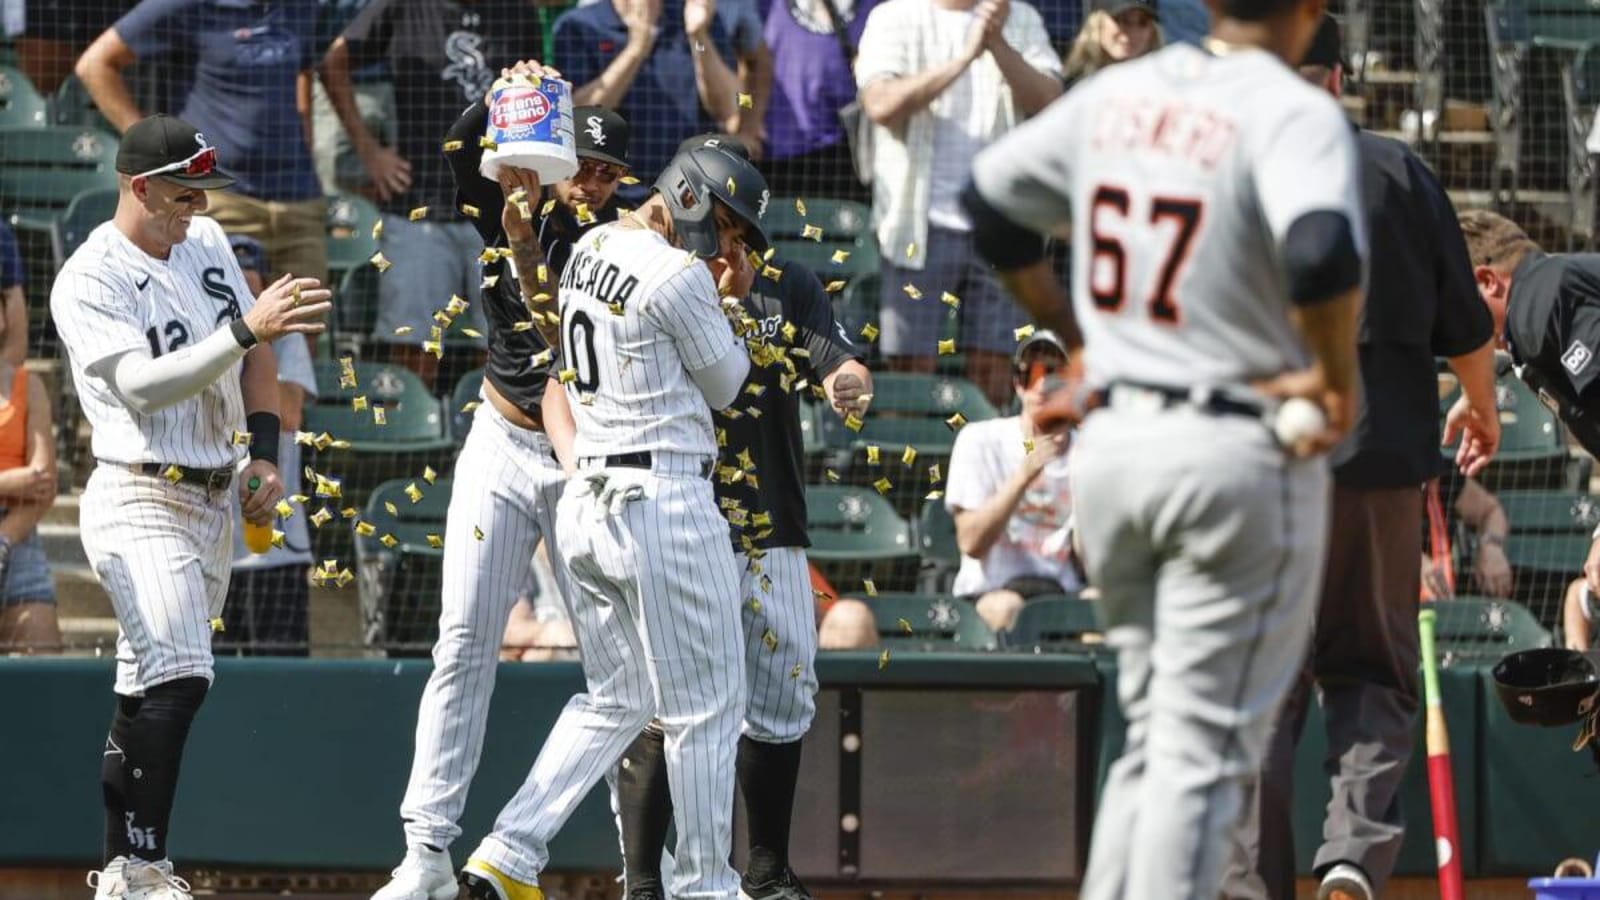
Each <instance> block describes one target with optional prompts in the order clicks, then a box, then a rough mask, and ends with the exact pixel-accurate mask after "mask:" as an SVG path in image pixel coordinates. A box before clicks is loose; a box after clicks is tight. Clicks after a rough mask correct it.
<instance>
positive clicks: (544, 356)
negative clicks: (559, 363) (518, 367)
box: [518, 322, 556, 368]
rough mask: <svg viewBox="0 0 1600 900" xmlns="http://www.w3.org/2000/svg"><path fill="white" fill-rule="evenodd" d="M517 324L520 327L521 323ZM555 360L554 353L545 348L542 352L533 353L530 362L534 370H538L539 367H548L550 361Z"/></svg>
mask: <svg viewBox="0 0 1600 900" xmlns="http://www.w3.org/2000/svg"><path fill="white" fill-rule="evenodd" d="M518 324H519V325H520V324H521V323H520V322H519V323H518ZM555 358H556V352H555V351H554V350H551V349H550V348H549V347H546V348H544V349H543V350H540V351H539V352H538V353H535V354H534V355H533V360H532V362H533V365H534V368H540V367H543V366H548V365H550V361H551V360H552V359H555Z"/></svg>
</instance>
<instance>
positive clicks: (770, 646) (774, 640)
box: [761, 628, 778, 653]
mask: <svg viewBox="0 0 1600 900" xmlns="http://www.w3.org/2000/svg"><path fill="white" fill-rule="evenodd" d="M761 643H763V644H765V645H766V646H767V652H768V653H773V652H776V651H777V649H778V636H777V635H776V634H773V632H772V629H771V628H768V629H767V630H766V631H765V632H762V634H761Z"/></svg>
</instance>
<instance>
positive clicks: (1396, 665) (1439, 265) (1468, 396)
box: [1224, 16, 1500, 900]
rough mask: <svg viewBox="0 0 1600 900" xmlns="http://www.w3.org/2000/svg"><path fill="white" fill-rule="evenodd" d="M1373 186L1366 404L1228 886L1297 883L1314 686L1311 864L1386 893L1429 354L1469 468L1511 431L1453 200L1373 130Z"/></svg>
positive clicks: (1259, 889) (1338, 64)
mask: <svg viewBox="0 0 1600 900" xmlns="http://www.w3.org/2000/svg"><path fill="white" fill-rule="evenodd" d="M1340 43H1341V42H1340V37H1339V27H1338V24H1337V23H1336V22H1335V21H1334V19H1333V18H1332V17H1331V16H1325V17H1324V19H1323V22H1322V24H1321V26H1320V27H1319V28H1318V29H1317V32H1316V34H1315V36H1314V38H1313V40H1312V44H1311V46H1310V48H1309V49H1308V50H1307V52H1306V54H1305V58H1304V60H1303V62H1302V65H1301V67H1300V73H1301V75H1302V77H1304V78H1305V79H1306V80H1307V81H1308V82H1311V83H1312V84H1314V85H1316V86H1318V87H1320V88H1322V89H1324V90H1326V91H1327V92H1328V93H1329V94H1331V95H1333V96H1334V97H1338V96H1339V92H1340V85H1341V83H1342V78H1343V62H1342V60H1343V51H1342V49H1341V46H1340ZM1357 149H1358V151H1359V154H1360V161H1361V183H1360V190H1361V197H1362V200H1363V208H1364V212H1365V214H1366V220H1367V227H1368V229H1369V232H1370V240H1369V243H1370V245H1371V248H1372V258H1371V264H1370V269H1371V274H1372V277H1371V279H1370V283H1369V284H1368V286H1367V295H1366V302H1365V305H1364V307H1363V310H1362V314H1361V320H1360V326H1359V331H1358V335H1357V343H1358V349H1359V353H1360V362H1361V387H1362V390H1361V394H1362V397H1363V403H1362V406H1361V410H1360V412H1359V414H1358V415H1357V417H1356V420H1355V424H1354V425H1353V426H1352V427H1351V429H1350V435H1349V437H1348V439H1346V440H1345V441H1344V442H1343V443H1341V444H1340V445H1339V446H1338V447H1336V448H1334V450H1333V452H1332V453H1331V454H1330V455H1329V463H1330V464H1331V466H1332V468H1333V481H1334V487H1333V502H1332V504H1331V507H1332V509H1331V513H1332V516H1331V520H1330V523H1329V528H1328V554H1327V565H1326V567H1325V570H1324V576H1323V581H1322V592H1321V599H1320V600H1319V601H1318V606H1317V617H1316V627H1315V630H1314V634H1313V638H1312V642H1311V648H1310V652H1309V654H1308V657H1307V660H1306V665H1305V667H1304V668H1303V670H1302V671H1301V673H1300V674H1299V677H1298V678H1296V679H1295V683H1294V684H1293V685H1291V686H1290V689H1289V692H1288V696H1287V698H1286V699H1285V700H1284V703H1283V706H1282V708H1281V709H1280V710H1279V712H1278V718H1277V721H1276V723H1275V725H1274V727H1273V730H1272V734H1271V738H1270V742H1269V745H1268V749H1267V756H1266V761H1265V765H1264V767H1263V770H1262V772H1261V775H1260V778H1259V781H1258V783H1257V785H1256V786H1255V787H1256V790H1255V791H1254V792H1253V793H1254V795H1255V796H1253V797H1249V796H1247V797H1246V803H1245V813H1244V815H1243V818H1242V821H1241V829H1240V832H1239V836H1238V838H1237V839H1236V840H1237V841H1238V843H1236V845H1235V848H1234V849H1235V851H1236V852H1235V854H1234V856H1233V859H1231V860H1230V864H1229V866H1228V871H1227V873H1226V877H1225V880H1224V896H1226V897H1229V898H1255V897H1260V896H1262V894H1263V891H1264V893H1265V896H1267V897H1270V898H1273V900H1293V898H1294V896H1295V854H1294V832H1293V828H1292V827H1291V814H1292V812H1293V806H1294V788H1295V784H1294V756H1295V745H1296V744H1297V743H1298V742H1299V740H1300V732H1301V730H1302V728H1303V727H1304V725H1305V718H1306V711H1307V709H1308V708H1309V706H1310V703H1311V701H1312V696H1313V691H1312V688H1313V686H1315V687H1316V689H1317V690H1316V695H1317V697H1318V699H1319V701H1320V704H1321V706H1322V710H1323V717H1324V726H1325V729H1326V732H1327V739H1328V751H1327V754H1326V756H1325V759H1327V760H1328V769H1327V772H1328V775H1329V776H1330V779H1331V786H1332V790H1333V799H1332V801H1331V802H1330V803H1329V805H1328V810H1327V816H1326V818H1325V820H1324V822H1323V826H1322V829H1321V837H1322V840H1321V841H1320V843H1319V846H1318V848H1317V852H1316V854H1315V857H1314V862H1313V871H1314V872H1315V874H1316V876H1317V877H1318V878H1320V879H1321V886H1320V889H1319V890H1320V896H1323V897H1335V896H1343V897H1346V898H1348V900H1374V898H1376V897H1379V896H1382V895H1383V894H1384V886H1385V883H1386V882H1387V881H1388V879H1389V875H1390V873H1391V871H1392V870H1393V868H1394V863H1395V859H1396V857H1397V856H1398V854H1399V851H1400V841H1401V838H1402V837H1403V836H1404V833H1405V824H1404V822H1403V821H1402V820H1401V812H1400V803H1399V790H1400V781H1401V776H1402V775H1404V774H1405V770H1406V764H1407V761H1408V760H1409V759H1410V757H1411V751H1412V743H1413V741H1414V739H1415V736H1416V731H1417V729H1416V714H1417V710H1418V707H1419V705H1420V693H1421V691H1420V685H1419V683H1418V678H1417V668H1418V660H1419V649H1418V634H1417V599H1418V597H1419V596H1420V595H1421V591H1422V586H1421V584H1420V579H1419V572H1418V567H1417V560H1418V558H1419V557H1420V555H1421V552H1422V546H1421V544H1422V518H1423V516H1422V487H1423V485H1424V484H1426V483H1427V482H1428V481H1429V480H1430V479H1432V478H1433V477H1434V476H1435V475H1436V474H1437V473H1438V470H1439V467H1440V466H1439V445H1440V440H1439V438H1440V435H1439V395H1438V376H1437V374H1436V371H1435V363H1434V360H1435V358H1437V357H1444V358H1446V359H1447V360H1448V361H1449V364H1450V367H1451V369H1452V370H1453V371H1454V372H1455V374H1456V377H1457V379H1458V380H1459V381H1460V383H1461V386H1462V391H1463V402H1462V403H1461V404H1460V405H1458V406H1457V407H1455V408H1454V409H1452V411H1451V413H1450V416H1449V419H1448V421H1447V423H1446V427H1445V435H1446V437H1451V436H1452V435H1453V433H1455V432H1460V431H1462V430H1463V428H1465V430H1466V433H1465V435H1464V436H1463V438H1462V442H1461V444H1462V446H1461V454H1460V455H1459V456H1458V460H1459V461H1460V463H1461V464H1462V465H1463V466H1466V467H1467V474H1473V473H1474V472H1475V471H1476V470H1478V469H1481V468H1482V467H1483V466H1484V465H1487V464H1488V460H1489V458H1490V457H1492V456H1493V455H1494V452H1495V450H1496V449H1497V447H1498V445H1499V441H1500V419H1499V413H1498V411H1497V410H1496V408H1495V387H1494V346H1493V341H1492V336H1493V331H1492V327H1491V322H1490V321H1489V316H1488V314H1487V310H1485V309H1484V307H1483V304H1482V303H1480V302H1478V300H1477V298H1476V297H1475V296H1474V295H1475V294H1476V293H1477V292H1476V290H1475V289H1474V286H1473V283H1472V271H1471V265H1470V263H1469V262H1468V259H1467V248H1466V244H1465V241H1463V240H1462V237H1461V235H1460V233H1459V231H1458V230H1457V229H1455V228H1452V227H1451V223H1452V222H1453V221H1454V220H1455V218H1456V215H1455V209H1454V208H1453V207H1452V206H1451V205H1450V200H1449V198H1448V197H1447V196H1446V194H1445V191H1444V188H1443V186H1441V185H1440V184H1439V181H1438V179H1437V178H1435V177H1434V175H1433V173H1432V171H1431V170H1429V168H1428V167H1427V165H1426V164H1425V163H1424V162H1423V161H1422V160H1421V159H1419V158H1418V157H1417V156H1416V155H1415V154H1414V153H1412V152H1411V151H1410V150H1409V149H1408V148H1407V147H1406V145H1405V144H1403V143H1401V142H1399V141H1395V140H1391V139H1389V138H1384V137H1379V136H1377V135H1375V134H1371V133H1369V132H1361V133H1360V134H1359V135H1358V138H1357Z"/></svg>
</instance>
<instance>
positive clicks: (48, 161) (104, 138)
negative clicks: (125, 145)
mask: <svg viewBox="0 0 1600 900" xmlns="http://www.w3.org/2000/svg"><path fill="white" fill-rule="evenodd" d="M116 156H117V139H116V138H115V137H113V136H112V135H110V134H107V133H105V132H102V131H97V130H95V129H92V128H70V127H60V126H54V127H51V126H47V127H41V128H0V160H4V161H5V165H3V166H0V209H3V210H4V211H5V212H7V213H12V214H16V215H17V216H18V217H19V219H18V224H19V225H21V226H22V227H35V228H43V229H48V228H50V227H51V226H53V225H54V224H55V223H56V222H57V221H58V220H59V219H60V217H61V215H62V214H63V213H64V212H65V211H66V209H67V206H68V205H69V204H71V203H72V199H73V198H74V197H76V196H78V195H79V194H82V193H83V192H85V191H91V190H95V189H112V190H115V189H116V187H117V172H116Z"/></svg>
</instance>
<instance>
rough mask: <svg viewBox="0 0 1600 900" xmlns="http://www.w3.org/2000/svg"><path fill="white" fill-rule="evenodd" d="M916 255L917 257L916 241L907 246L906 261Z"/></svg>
mask: <svg viewBox="0 0 1600 900" xmlns="http://www.w3.org/2000/svg"><path fill="white" fill-rule="evenodd" d="M916 255H917V244H916V242H915V241H913V242H911V243H909V244H907V245H906V259H911V258H912V257H914V256H916Z"/></svg>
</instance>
